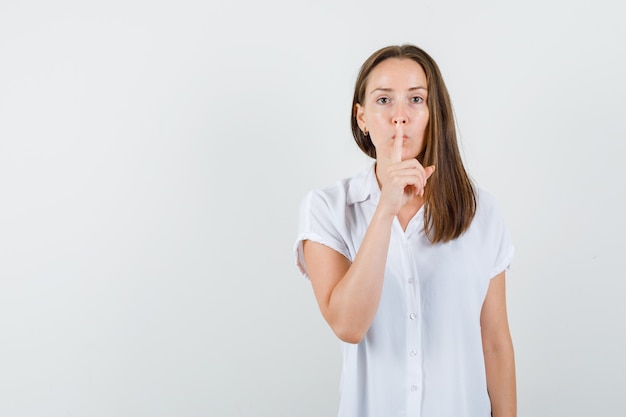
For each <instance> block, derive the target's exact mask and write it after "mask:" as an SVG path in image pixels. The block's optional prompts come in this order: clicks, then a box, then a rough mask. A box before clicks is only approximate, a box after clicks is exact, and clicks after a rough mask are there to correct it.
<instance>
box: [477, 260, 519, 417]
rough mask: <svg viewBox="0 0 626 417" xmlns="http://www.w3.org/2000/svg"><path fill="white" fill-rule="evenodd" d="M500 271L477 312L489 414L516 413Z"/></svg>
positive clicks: (504, 415)
mask: <svg viewBox="0 0 626 417" xmlns="http://www.w3.org/2000/svg"><path fill="white" fill-rule="evenodd" d="M504 275H505V274H504V272H501V273H500V274H498V275H496V276H495V277H494V278H492V279H491V282H490V284H489V289H488V290H487V297H486V298H485V302H484V303H483V307H482V311H481V314H480V327H481V332H482V339H483V354H484V356H485V368H486V371H487V390H488V391H489V398H490V399H491V413H492V416H493V417H516V416H517V396H516V389H515V359H514V355H513V342H512V340H511V333H510V331H509V323H508V319H507V314H506V291H505V278H504Z"/></svg>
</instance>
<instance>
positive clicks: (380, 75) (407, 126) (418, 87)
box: [356, 58, 429, 160]
mask: <svg viewBox="0 0 626 417" xmlns="http://www.w3.org/2000/svg"><path fill="white" fill-rule="evenodd" d="M426 86H427V83H426V74H425V73H424V70H423V69H422V66H421V65H420V64H418V63H417V62H415V61H413V60H412V59H400V58H389V59H386V60H385V61H383V62H381V63H380V64H378V65H377V66H376V67H375V68H374V69H373V70H372V72H370V74H369V76H368V79H367V84H366V88H365V98H364V99H363V103H361V104H357V105H356V106H357V113H356V118H357V122H358V124H359V128H361V130H363V131H366V132H369V135H370V138H371V139H372V143H373V144H374V147H375V148H376V157H377V159H381V157H382V158H385V159H390V158H391V151H392V149H393V143H394V138H395V136H396V133H397V132H398V128H397V125H398V124H400V126H401V127H402V132H403V146H402V160H406V159H410V158H415V157H416V156H418V155H419V154H420V153H422V151H423V149H424V132H425V131H426V126H427V125H428V115H429V113H428V105H427V104H426V100H427V99H428V90H427V89H426Z"/></svg>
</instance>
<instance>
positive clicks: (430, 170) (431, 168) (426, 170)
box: [424, 165, 435, 179]
mask: <svg viewBox="0 0 626 417" xmlns="http://www.w3.org/2000/svg"><path fill="white" fill-rule="evenodd" d="M433 172H435V166H434V165H430V166H427V167H426V168H424V174H426V179H428V178H430V176H431V175H433Z"/></svg>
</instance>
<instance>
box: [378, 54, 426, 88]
mask: <svg viewBox="0 0 626 417" xmlns="http://www.w3.org/2000/svg"><path fill="white" fill-rule="evenodd" d="M426 85H427V80H426V73H425V72H424V69H423V68H422V66H421V65H420V64H418V63H417V62H415V61H413V60H412V59H410V58H389V59H386V60H384V61H382V62H381V63H379V64H378V65H376V66H375V67H374V69H372V71H371V72H370V73H369V75H368V77H367V83H366V90H373V89H375V88H392V89H404V88H413V87H426Z"/></svg>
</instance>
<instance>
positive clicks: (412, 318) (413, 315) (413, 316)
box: [409, 313, 417, 320]
mask: <svg viewBox="0 0 626 417" xmlns="http://www.w3.org/2000/svg"><path fill="white" fill-rule="evenodd" d="M415 317H417V316H416V315H415V313H411V314H410V315H409V318H410V319H411V320H415Z"/></svg>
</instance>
